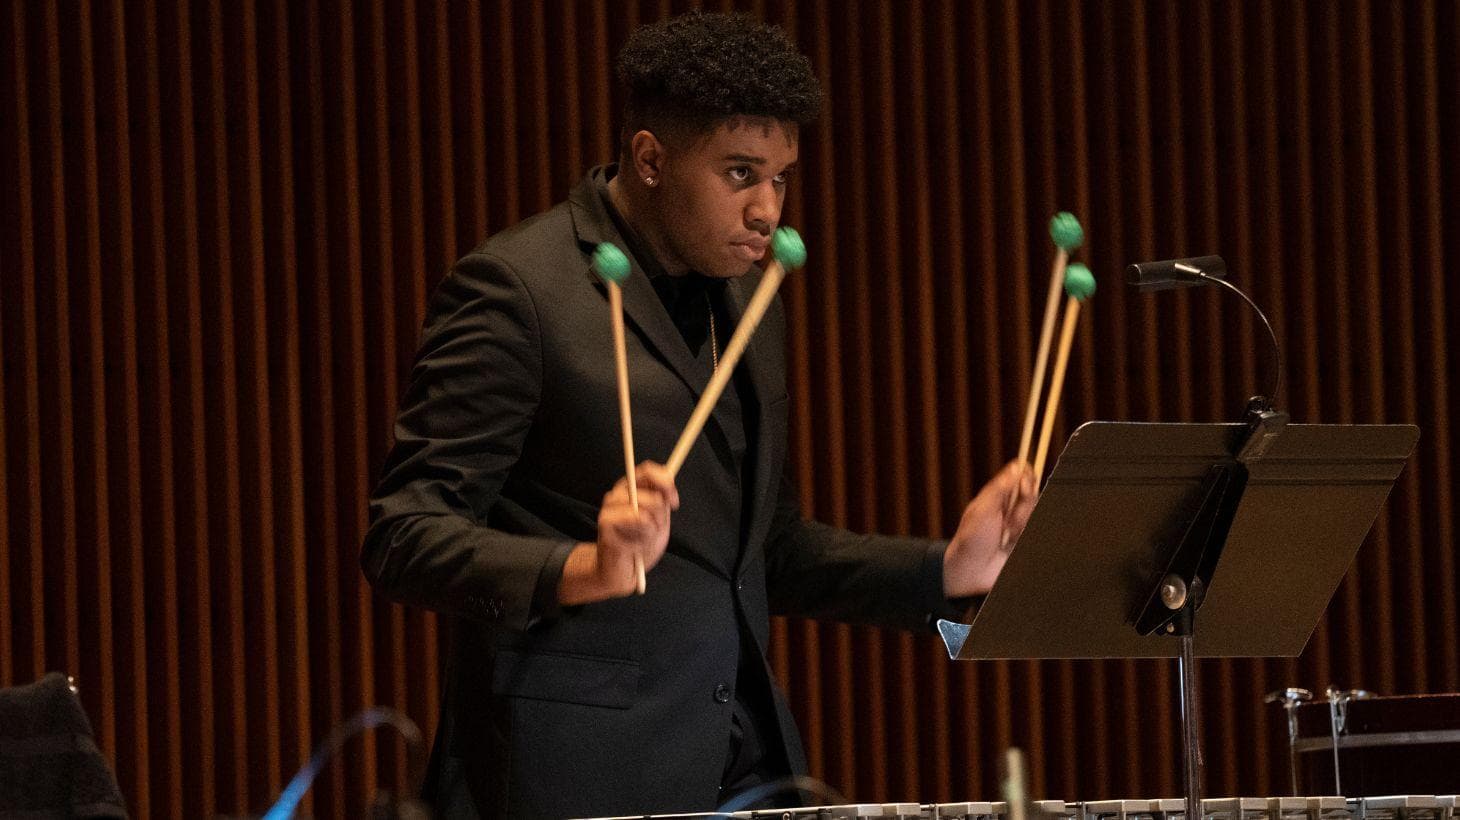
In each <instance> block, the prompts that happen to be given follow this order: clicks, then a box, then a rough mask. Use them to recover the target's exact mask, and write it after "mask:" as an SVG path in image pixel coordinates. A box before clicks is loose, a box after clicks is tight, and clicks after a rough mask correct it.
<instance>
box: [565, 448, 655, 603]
mask: <svg viewBox="0 0 1460 820" xmlns="http://www.w3.org/2000/svg"><path fill="white" fill-rule="evenodd" d="M634 475H635V476H636V478H637V479H638V494H639V511H638V512H637V513H635V512H634V507H633V504H631V503H630V501H629V482H628V479H627V478H621V479H619V481H618V483H617V484H615V485H613V489H612V490H609V491H608V494H607V495H605V496H604V497H603V508H602V509H600V510H599V511H598V542H597V543H588V542H583V543H580V544H579V545H578V546H577V547H576V548H574V550H573V551H572V552H571V553H569V554H568V560H567V563H565V564H564V565H563V577H562V580H561V581H559V582H558V601H559V602H560V603H562V604H563V605H564V606H573V605H576V604H589V603H593V602H595V601H604V600H608V599H609V598H621V597H624V596H627V595H632V594H634V591H635V589H636V588H637V573H636V572H635V570H634V556H636V555H637V556H639V557H641V558H642V559H643V561H644V569H645V570H646V571H647V570H649V569H650V568H652V567H653V566H654V565H655V564H657V563H659V559H660V558H662V557H664V549H665V547H667V546H668V545H669V516H670V513H671V512H672V511H674V510H677V509H679V490H677V489H676V488H675V486H674V481H673V480H672V479H671V478H670V477H669V471H668V470H666V469H665V468H664V465H662V464H655V463H654V462H652V461H646V462H644V463H642V464H640V465H639V466H638V468H637V469H636V470H635V471H634Z"/></svg>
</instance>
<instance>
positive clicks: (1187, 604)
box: [938, 422, 1419, 820]
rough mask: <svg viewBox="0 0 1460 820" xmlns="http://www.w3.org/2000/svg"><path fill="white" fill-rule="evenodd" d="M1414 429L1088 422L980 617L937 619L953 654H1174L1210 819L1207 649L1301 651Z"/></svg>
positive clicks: (1191, 756)
mask: <svg viewBox="0 0 1460 820" xmlns="http://www.w3.org/2000/svg"><path fill="white" fill-rule="evenodd" d="M1418 437H1419V429H1418V428H1417V427H1415V426H1413V425H1301V424H1289V425H1286V426H1283V425H1282V424H1281V423H1279V424H1278V425H1277V426H1276V427H1275V428H1273V429H1266V430H1265V429H1261V428H1260V427H1258V426H1256V425H1248V424H1143V423H1118V422H1089V423H1087V424H1084V425H1082V426H1081V427H1080V428H1079V429H1078V430H1076V431H1075V433H1074V435H1072V436H1071V437H1070V440H1069V442H1068V443H1067V444H1066V446H1065V450H1064V453H1063V454H1062V455H1061V456H1060V459H1059V462H1058V463H1057V464H1056V465H1055V469H1054V472H1053V474H1052V475H1051V476H1050V478H1049V481H1048V483H1047V484H1046V485H1045V488H1044V490H1043V492H1042V493H1041V495H1040V497H1039V502H1038V503H1037V504H1036V506H1035V508H1034V513H1033V515H1032V516H1031V517H1030V519H1029V524H1028V526H1027V527H1026V529H1025V530H1024V533H1023V535H1022V536H1021V537H1020V539H1019V543H1018V545H1017V547H1016V548H1015V549H1014V551H1013V552H1012V553H1011V554H1010V556H1009V560H1008V563H1007V564H1006V565H1005V566H1004V569H1003V571H1002V573H1000V575H999V579H998V581H997V582H996V583H995V585H994V588H993V590H992V591H990V593H989V595H988V597H987V598H986V599H985V601H984V602H983V605H982V606H981V607H980V608H979V610H978V614H977V616H976V617H975V618H974V619H973V623H971V624H960V623H954V622H951V621H939V622H938V631H939V633H940V634H941V635H942V637H943V640H944V643H945V644H947V647H948V653H949V656H950V657H952V658H954V659H955V660H981V659H982V660H988V659H1048V658H1171V657H1174V658H1177V660H1178V665H1179V667H1180V684H1179V686H1180V696H1181V712H1182V724H1183V735H1184V741H1185V742H1184V746H1185V751H1186V766H1185V769H1186V786H1187V801H1188V802H1187V815H1186V816H1187V818H1189V820H1199V818H1200V817H1201V813H1200V812H1201V809H1200V807H1201V803H1200V786H1201V769H1202V764H1201V739H1200V735H1199V728H1200V724H1199V718H1200V713H1199V704H1198V697H1199V692H1198V687H1197V681H1196V675H1195V669H1194V665H1195V659H1196V658H1197V657H1206V658H1213V657H1292V656H1296V655H1298V654H1300V653H1301V652H1302V651H1303V647H1304V646H1305V645H1306V644H1307V642H1308V639H1309V637H1311V636H1312V634H1313V630H1314V628H1315V627H1316V626H1317V624H1318V619H1319V618H1320V617H1322V615H1323V611H1324V609H1326V608H1327V606H1328V602H1329V600H1331V599H1332V597H1333V594H1334V592H1335V591H1337V589H1338V585H1339V583H1340V582H1341V581H1342V580H1343V576H1344V573H1345V572H1347V570H1348V567H1349V565H1350V564H1351V563H1352V562H1353V559H1354V556H1355V554H1356V553H1357V552H1358V549H1359V546H1360V545H1361V544H1362V543H1363V541H1364V538H1365V536H1366V535H1367V534H1368V532H1369V530H1370V528H1371V527H1372V526H1373V524H1374V519H1375V518H1376V517H1377V515H1378V513H1379V508H1380V506H1381V505H1382V504H1383V503H1384V499H1385V498H1387V497H1388V495H1389V492H1390V490H1391V489H1392V488H1393V486H1394V481H1395V480H1396V479H1397V478H1398V477H1399V474H1400V472H1401V470H1402V469H1403V467H1404V463H1405V461H1406V460H1408V458H1409V455H1410V453H1411V452H1412V451H1413V449H1414V444H1415V442H1416V441H1417V439H1418ZM1198 612H1199V613H1200V618H1197V617H1196V616H1197V614H1198ZM1198 627H1199V628H1198Z"/></svg>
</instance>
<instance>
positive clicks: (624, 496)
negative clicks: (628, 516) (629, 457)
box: [603, 478, 629, 507]
mask: <svg viewBox="0 0 1460 820" xmlns="http://www.w3.org/2000/svg"><path fill="white" fill-rule="evenodd" d="M627 503H629V481H628V479H626V478H620V479H619V480H618V481H617V482H616V483H615V484H614V485H613V487H611V488H610V489H609V491H608V492H606V493H604V494H603V506H604V507H614V506H619V505H622V504H627Z"/></svg>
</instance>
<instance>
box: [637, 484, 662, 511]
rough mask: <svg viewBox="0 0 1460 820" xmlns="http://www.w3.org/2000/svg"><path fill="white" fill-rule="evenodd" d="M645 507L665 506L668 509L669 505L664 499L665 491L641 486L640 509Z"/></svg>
mask: <svg viewBox="0 0 1460 820" xmlns="http://www.w3.org/2000/svg"><path fill="white" fill-rule="evenodd" d="M645 507H664V508H666V509H668V505H667V504H666V503H665V501H664V493H662V492H660V491H659V490H657V489H654V488H652V487H642V486H641V487H640V488H639V509H641V510H642V509H644V508H645Z"/></svg>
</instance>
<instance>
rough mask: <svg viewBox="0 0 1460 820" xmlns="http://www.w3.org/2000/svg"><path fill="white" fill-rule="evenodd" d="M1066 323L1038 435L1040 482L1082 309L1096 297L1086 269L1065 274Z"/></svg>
mask: <svg viewBox="0 0 1460 820" xmlns="http://www.w3.org/2000/svg"><path fill="white" fill-rule="evenodd" d="M1065 292H1066V293H1068V294H1069V295H1070V296H1069V298H1068V299H1066V300H1065V321H1064V325H1063V326H1062V327H1061V329H1060V344H1059V352H1058V353H1057V354H1056V355H1055V359H1054V373H1053V374H1052V375H1051V377H1050V384H1049V401H1048V402H1047V403H1046V404H1045V406H1044V426H1043V427H1042V428H1041V429H1040V431H1039V446H1038V448H1036V450H1035V452H1034V476H1035V480H1036V481H1038V480H1039V479H1040V477H1042V476H1043V475H1044V461H1045V458H1046V456H1048V455H1049V440H1050V435H1051V434H1052V433H1053V432H1054V417H1055V414H1056V413H1058V412H1059V403H1060V394H1061V393H1062V392H1063V390H1064V386H1065V371H1066V368H1067V366H1068V365H1069V363H1070V348H1071V347H1072V346H1073V345H1074V343H1075V328H1076V326H1077V325H1078V324H1079V321H1080V305H1081V303H1082V302H1084V301H1085V300H1086V299H1088V298H1090V296H1092V295H1093V294H1094V293H1095V277H1094V276H1092V275H1091V274H1090V269H1089V268H1087V267H1085V266H1084V265H1070V266H1069V268H1068V269H1067V270H1066V271H1065Z"/></svg>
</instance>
